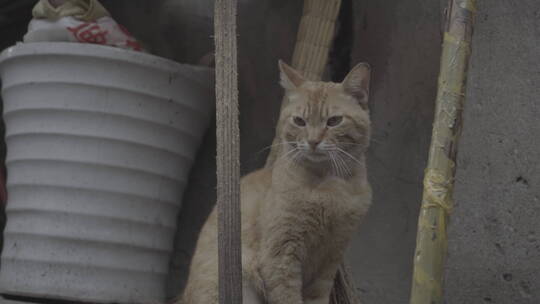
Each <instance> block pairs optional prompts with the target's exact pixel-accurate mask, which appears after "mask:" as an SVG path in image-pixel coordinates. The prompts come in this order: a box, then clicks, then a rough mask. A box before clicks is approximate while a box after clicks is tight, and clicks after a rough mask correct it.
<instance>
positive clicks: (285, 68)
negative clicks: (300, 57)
mask: <svg viewBox="0 0 540 304" xmlns="http://www.w3.org/2000/svg"><path fill="white" fill-rule="evenodd" d="M279 71H280V78H281V82H280V83H281V86H282V87H283V88H284V89H286V90H292V89H296V88H298V87H299V86H301V85H302V84H303V83H304V82H306V79H305V78H304V77H303V76H302V74H300V73H299V72H298V71H296V70H295V69H293V68H292V67H290V66H289V65H288V64H286V63H285V62H283V61H281V60H280V61H279Z"/></svg>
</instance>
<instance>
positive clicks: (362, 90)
mask: <svg viewBox="0 0 540 304" xmlns="http://www.w3.org/2000/svg"><path fill="white" fill-rule="evenodd" d="M370 80H371V67H370V66H369V64H367V63H365V62H362V63H359V64H357V65H356V66H355V67H354V68H353V69H352V70H351V71H350V72H349V74H348V75H347V76H346V77H345V80H343V82H342V85H343V89H344V90H345V92H346V93H347V94H349V95H351V96H353V97H354V98H355V99H356V100H358V103H359V104H360V105H361V106H362V107H363V108H365V109H366V108H367V106H368V99H369V82H370Z"/></svg>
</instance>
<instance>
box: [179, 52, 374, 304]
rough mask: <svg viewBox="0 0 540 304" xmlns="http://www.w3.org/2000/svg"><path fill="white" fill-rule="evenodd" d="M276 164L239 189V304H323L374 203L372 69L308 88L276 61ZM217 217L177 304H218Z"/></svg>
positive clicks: (208, 226) (201, 240) (201, 241)
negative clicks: (279, 95)
mask: <svg viewBox="0 0 540 304" xmlns="http://www.w3.org/2000/svg"><path fill="white" fill-rule="evenodd" d="M279 68H280V70H281V85H282V86H283V88H284V89H285V99H284V102H285V104H284V105H283V107H282V111H281V115H280V118H279V122H278V126H277V132H276V134H277V135H276V137H277V144H276V145H274V146H273V149H275V151H274V152H275V155H276V158H275V160H274V161H273V162H272V164H271V165H269V166H267V167H265V168H263V169H260V170H258V171H255V172H253V173H251V174H248V175H247V176H245V177H243V178H242V180H241V206H242V264H243V266H242V267H243V281H244V304H255V303H261V304H262V303H268V304H303V303H305V304H328V303H329V296H330V292H331V290H332V287H333V283H334V277H335V275H336V271H337V269H338V267H339V265H340V263H341V262H342V259H343V254H344V251H345V249H346V247H347V245H348V243H349V240H350V239H351V237H352V236H353V234H354V232H355V231H356V229H357V226H358V224H359V223H360V222H361V220H362V218H363V217H364V215H365V214H366V213H367V211H368V208H369V206H370V204H371V188H370V186H369V183H368V180H367V175H366V165H365V153H366V150H367V148H368V145H369V140H370V119H369V111H368V109H367V101H368V94H369V92H368V91H369V82H370V68H369V66H368V65H367V64H364V63H362V64H359V65H357V66H356V67H355V68H354V69H353V70H352V71H351V72H350V73H349V75H348V76H347V77H346V78H345V80H344V81H343V82H342V83H339V84H337V83H330V82H312V81H307V80H305V79H304V78H303V77H302V76H301V75H300V73H298V72H297V71H295V70H294V69H293V68H291V67H289V66H288V65H286V64H285V63H282V62H281V61H280V63H279ZM217 251H218V250H217V214H216V211H215V210H214V211H213V212H212V213H211V214H210V216H209V218H208V220H207V222H206V223H205V225H204V227H203V229H202V231H201V234H200V236H199V240H198V243H197V247H196V250H195V254H194V257H193V260H192V263H191V269H190V274H189V278H188V282H187V285H186V288H185V290H184V293H183V295H182V296H181V298H180V299H179V300H178V302H177V303H178V304H217V303H218V254H217Z"/></svg>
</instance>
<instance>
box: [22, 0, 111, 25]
mask: <svg viewBox="0 0 540 304" xmlns="http://www.w3.org/2000/svg"><path fill="white" fill-rule="evenodd" d="M32 15H33V16H34V18H36V19H49V20H56V19H60V18H62V17H67V16H71V17H74V18H75V19H78V20H82V21H94V20H98V19H100V18H102V17H105V16H110V14H109V12H108V11H107V9H105V8H104V7H103V5H101V3H99V1H97V0H66V1H65V2H64V3H63V4H61V5H60V6H58V7H55V6H53V5H52V4H51V3H50V2H49V0H40V1H39V2H38V3H37V4H36V5H35V6H34V9H33V10H32Z"/></svg>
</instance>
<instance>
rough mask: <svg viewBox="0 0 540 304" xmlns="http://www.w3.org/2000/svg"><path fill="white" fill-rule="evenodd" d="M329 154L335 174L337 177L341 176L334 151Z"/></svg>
mask: <svg viewBox="0 0 540 304" xmlns="http://www.w3.org/2000/svg"><path fill="white" fill-rule="evenodd" d="M328 156H329V158H330V161H331V165H332V169H333V170H334V174H335V175H336V176H337V177H340V174H339V172H338V168H337V163H336V160H335V159H334V158H335V156H334V153H332V152H329V153H328Z"/></svg>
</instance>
